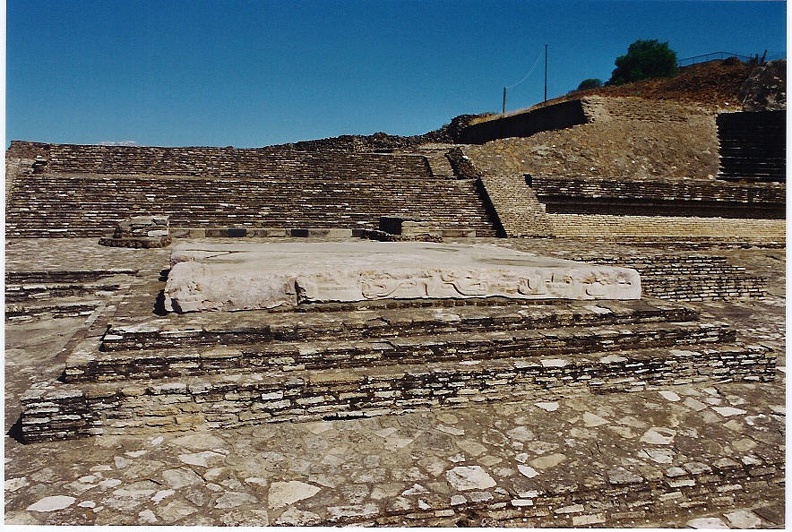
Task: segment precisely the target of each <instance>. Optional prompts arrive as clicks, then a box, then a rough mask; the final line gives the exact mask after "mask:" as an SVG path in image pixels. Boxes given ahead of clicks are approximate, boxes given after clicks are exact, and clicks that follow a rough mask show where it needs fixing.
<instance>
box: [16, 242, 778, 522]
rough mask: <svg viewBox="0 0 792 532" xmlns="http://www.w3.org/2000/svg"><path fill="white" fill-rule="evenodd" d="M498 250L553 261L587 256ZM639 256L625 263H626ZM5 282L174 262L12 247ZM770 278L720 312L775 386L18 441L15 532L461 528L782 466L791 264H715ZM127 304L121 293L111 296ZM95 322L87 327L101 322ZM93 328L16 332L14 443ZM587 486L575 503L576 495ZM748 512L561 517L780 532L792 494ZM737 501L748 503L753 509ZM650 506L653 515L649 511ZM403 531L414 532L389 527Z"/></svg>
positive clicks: (68, 245)
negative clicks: (24, 275) (419, 518)
mask: <svg viewBox="0 0 792 532" xmlns="http://www.w3.org/2000/svg"><path fill="white" fill-rule="evenodd" d="M492 242H496V243H502V244H507V245H509V246H510V247H516V248H518V249H526V250H531V251H537V252H545V253H549V252H552V251H556V252H560V253H563V252H564V249H565V246H570V247H568V249H570V250H574V249H576V247H577V249H580V247H579V246H582V245H584V244H574V243H569V242H566V243H565V242H554V241H543V240H537V241H529V240H519V241H517V240H513V241H512V240H510V241H497V240H493V241H492ZM622 251H624V250H622ZM6 253H7V258H6V267H7V269H8V270H29V271H33V270H54V269H90V268H95V269H99V268H105V269H107V268H111V267H115V268H130V267H136V268H139V269H140V270H141V274H140V275H156V273H157V272H159V271H160V270H162V269H164V268H166V267H167V256H168V251H167V250H123V249H110V248H100V247H98V246H96V245H95V242H94V241H93V240H62V241H35V240H30V241H10V242H7V247H6ZM718 253H720V254H726V255H729V256H732V257H733V259H734V260H735V263H736V264H739V265H744V266H750V268H751V269H752V271H755V272H757V273H763V274H765V275H772V279H771V283H770V290H769V292H770V296H769V297H768V298H767V299H765V300H762V301H740V302H733V303H722V302H716V303H708V304H705V305H701V308H702V310H703V311H704V312H705V313H709V314H712V315H713V316H717V317H721V318H723V319H726V320H727V321H730V322H731V323H732V325H733V326H734V327H735V328H736V329H737V330H738V331H739V333H738V335H739V338H741V339H745V340H748V339H750V340H751V341H755V342H761V343H764V344H766V345H769V346H771V347H773V348H774V349H776V351H777V352H778V354H779V361H778V365H779V372H778V378H777V379H776V381H775V382H772V383H764V384H763V383H746V384H719V385H707V384H705V385H701V386H676V387H668V388H665V389H662V390H655V391H646V392H639V393H630V394H611V395H591V394H581V395H576V396H574V397H560V396H559V397H557V398H555V399H553V400H544V401H543V402H532V401H528V402H516V403H508V404H489V405H487V404H482V405H476V406H469V407H465V408H455V409H440V410H437V411H432V412H415V413H409V414H404V415H401V416H382V417H377V418H371V419H361V420H345V421H324V422H316V423H303V424H300V423H277V424H269V425H263V426H258V427H246V428H240V429H234V430H230V431H213V432H209V433H201V432H189V433H162V434H158V433H152V434H150V435H146V436H136V437H131V436H130V437H118V436H100V437H96V438H90V439H83V440H76V441H65V442H53V443H40V444H30V445H22V444H20V443H18V442H17V441H16V440H15V439H13V437H11V436H7V437H6V438H5V512H6V515H5V522H6V524H45V525H110V524H113V525H121V524H124V525H135V524H138V525H144V524H154V525H248V526H260V525H267V524H269V525H278V524H288V525H312V524H320V523H322V524H326V523H338V524H344V523H359V524H374V520H373V519H374V516H376V515H377V514H380V513H382V512H394V513H398V512H405V513H406V512H409V511H416V512H419V511H422V512H433V513H432V514H431V515H432V520H430V521H428V522H426V523H425V524H431V525H451V524H467V525H470V524H472V525H475V526H488V525H508V526H530V525H531V523H520V522H503V523H495V522H487V521H486V520H485V521H483V522H482V521H480V520H476V519H475V516H472V517H471V518H470V520H469V521H467V522H466V521H464V520H463V521H462V522H460V519H459V516H458V515H457V516H454V512H453V511H451V510H449V508H453V507H454V506H456V505H460V504H465V503H468V502H492V501H495V502H497V501H504V502H505V503H506V504H511V505H513V506H515V507H516V506H519V505H521V504H523V505H528V504H531V502H529V501H532V498H535V497H538V496H540V495H541V494H542V493H562V492H563V491H564V490H565V489H586V487H587V486H588V487H590V489H597V487H598V486H600V485H601V483H602V481H603V479H604V478H613V477H614V476H618V475H625V474H626V473H625V472H630V471H631V472H636V473H638V474H640V475H642V476H643V477H644V478H656V477H657V475H663V474H666V475H667V473H668V471H669V469H670V468H674V467H687V468H690V467H691V464H692V463H695V462H696V460H697V459H699V458H701V456H703V455H706V456H708V457H717V456H723V457H732V458H734V459H737V460H742V461H745V460H751V459H754V457H756V456H763V455H767V454H773V453H776V454H777V453H781V454H782V455H783V450H784V435H785V395H784V389H785V380H786V379H785V357H784V349H785V328H784V323H785V322H784V319H785V292H784V282H785V278H784V276H785V262H784V251H783V250H737V251H724V252H720V251H719V252H718ZM108 299H109V300H112V295H108ZM89 319H90V318H89ZM84 323H85V318H61V319H46V318H45V319H33V320H29V321H11V322H7V324H6V404H5V412H6V431H7V432H10V433H11V435H13V433H14V432H13V426H12V425H13V424H14V422H15V420H16V419H17V416H18V415H19V406H18V397H19V395H20V394H21V393H22V392H24V390H25V389H26V388H27V387H28V386H29V384H30V383H31V382H34V381H36V380H40V379H42V378H55V377H57V375H58V374H59V372H60V371H61V369H62V363H63V360H62V356H59V355H58V353H59V351H60V349H61V348H62V347H63V346H64V345H66V344H67V343H68V341H69V338H70V337H71V335H72V334H74V333H75V332H77V331H79V330H80V328H82V327H84ZM571 487H575V488H571ZM767 493H768V496H767V497H766V498H765V499H764V500H761V499H758V500H757V499H756V498H751V499H749V501H750V502H748V503H745V504H743V505H739V504H738V507H715V506H712V507H708V506H707V505H703V506H702V505H693V506H691V507H688V508H685V507H684V505H682V504H680V506H679V508H677V511H675V512H674V513H673V514H669V513H667V512H665V513H664V512H657V513H653V512H652V511H651V509H650V510H649V511H644V512H632V513H631V512H624V517H623V519H622V520H621V521H619V522H617V523H603V521H602V519H601V516H599V515H598V513H597V511H596V505H587V506H582V505H572V506H566V507H559V508H551V509H550V512H551V517H557V519H558V524H559V526H569V525H570V524H571V525H576V526H583V525H586V524H591V525H595V526H603V525H606V526H608V525H611V524H613V525H615V526H652V527H684V526H692V527H698V528H701V527H705V528H711V527H731V528H755V527H772V528H781V527H783V525H784V501H783V490H782V488H777V489H769V490H768V492H767ZM738 500H739V499H738ZM646 505H647V506H648V507H651V502H647V503H646ZM391 524H397V525H398V524H400V523H398V522H397V523H391Z"/></svg>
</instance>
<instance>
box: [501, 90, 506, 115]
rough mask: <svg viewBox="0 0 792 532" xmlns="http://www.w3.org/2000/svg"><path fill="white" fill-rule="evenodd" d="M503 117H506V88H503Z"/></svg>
mask: <svg viewBox="0 0 792 532" xmlns="http://www.w3.org/2000/svg"><path fill="white" fill-rule="evenodd" d="M501 114H502V115H504V116H505V115H506V87H503V108H502V110H501Z"/></svg>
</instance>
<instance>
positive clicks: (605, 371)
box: [22, 346, 776, 441]
mask: <svg viewBox="0 0 792 532" xmlns="http://www.w3.org/2000/svg"><path fill="white" fill-rule="evenodd" d="M634 353H635V355H634V356H631V357H628V356H618V355H614V356H610V357H605V358H601V357H598V356H596V355H595V356H588V355H583V354H575V355H574V356H571V357H565V356H559V357H557V358H553V359H548V360H521V359H507V360H502V361H492V362H488V366H487V369H486V370H484V369H483V368H481V367H478V368H477V367H473V368H471V369H466V368H465V367H463V366H459V365H447V366H444V365H442V364H437V365H435V366H433V367H432V368H427V367H426V366H425V365H423V364H421V365H416V366H414V367H408V366H400V367H398V368H378V369H376V370H365V371H362V372H361V370H357V371H350V370H338V371H330V372H327V371H325V372H317V373H315V374H309V375H307V376H304V377H297V376H295V377H291V378H287V379H285V380H284V379H283V378H278V376H277V375H271V376H264V375H253V376H250V377H249V378H247V379H246V378H241V377H240V376H239V375H231V376H229V377H228V378H226V379H223V378H217V377H215V378H212V377H200V376H198V377H194V378H192V379H191V380H189V381H182V380H173V381H172V382H167V381H157V382H156V383H151V384H147V383H146V381H145V380H143V381H138V382H134V383H133V382H130V384H129V386H126V387H124V388H122V389H121V390H119V389H118V387H117V386H113V385H112V383H108V384H96V385H94V386H93V387H91V388H90V390H88V391H86V390H85V389H80V388H76V387H72V386H70V385H65V386H64V385H60V386H59V385H56V386H54V387H52V388H50V389H32V390H30V391H29V392H28V393H27V394H26V395H25V396H23V397H22V402H23V405H24V409H25V412H26V415H25V417H24V418H23V433H24V434H25V438H26V441H43V440H52V439H61V438H74V437H80V436H90V435H96V434H129V433H134V432H136V431H149V430H151V428H152V427H156V428H158V430H165V431H171V430H185V429H187V428H189V427H207V428H224V427H235V426H241V425H246V424H258V423H262V422H268V421H310V420H317V419H322V418H326V417H328V416H329V417H330V418H338V419H343V418H356V417H368V416H373V415H382V414H392V413H399V412H401V411H410V410H415V409H419V410H420V409H425V408H433V407H438V406H455V405H464V404H466V403H469V402H481V401H498V400H514V399H516V398H519V397H522V396H528V397H530V398H531V400H535V399H536V398H537V397H539V398H541V397H545V396H548V395H547V394H551V395H552V394H553V393H557V389H558V388H559V387H563V388H565V389H566V390H567V392H565V393H573V392H574V390H575V389H576V388H580V389H581V390H582V389H587V390H590V391H599V392H629V391H638V390H644V389H647V388H650V389H651V388H653V387H656V386H668V385H679V384H685V383H693V382H699V381H708V380H711V379H712V378H722V379H727V380H743V379H746V380H772V379H773V378H774V374H775V362H776V360H775V356H774V355H772V354H770V353H769V352H768V351H767V350H765V349H762V348H759V347H749V348H743V347H737V346H736V347H733V348H730V349H725V348H723V347H719V348H716V347H713V348H706V347H701V346H697V347H696V352H693V351H687V350H671V351H670V352H663V353H660V352H658V353H657V354H656V356H653V355H652V351H637V352H634ZM408 368H409V369H408Z"/></svg>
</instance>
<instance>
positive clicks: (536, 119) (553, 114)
mask: <svg viewBox="0 0 792 532" xmlns="http://www.w3.org/2000/svg"><path fill="white" fill-rule="evenodd" d="M587 121H588V119H587V117H586V114H585V113H584V111H583V104H582V102H581V100H572V101H568V102H563V103H559V104H555V105H549V106H547V107H540V108H538V109H534V110H532V111H528V112H523V113H519V114H514V115H511V116H506V117H503V118H496V119H493V120H487V121H485V122H479V123H477V124H473V125H471V126H468V127H467V128H465V129H464V130H462V133H461V135H460V142H462V143H464V144H484V143H485V142H489V141H491V140H495V139H503V138H507V137H529V136H531V135H533V134H534V133H538V132H539V131H549V130H554V129H564V128H568V127H572V126H574V125H577V124H585V123H586V122H587Z"/></svg>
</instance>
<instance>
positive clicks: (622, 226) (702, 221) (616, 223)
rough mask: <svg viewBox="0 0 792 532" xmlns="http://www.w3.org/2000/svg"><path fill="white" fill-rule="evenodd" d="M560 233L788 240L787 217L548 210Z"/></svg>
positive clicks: (591, 236) (556, 232)
mask: <svg viewBox="0 0 792 532" xmlns="http://www.w3.org/2000/svg"><path fill="white" fill-rule="evenodd" d="M548 217H549V218H550V221H551V223H552V226H553V234H554V235H555V236H557V237H565V238H583V239H594V240H598V239H606V240H615V241H620V240H628V241H631V240H648V241H651V240H652V239H657V238H673V239H674V240H675V241H680V242H687V241H691V242H695V241H697V240H701V239H714V240H716V241H718V242H721V243H728V242H730V241H736V242H745V243H754V244H757V245H763V244H770V243H773V244H775V243H781V244H783V243H784V242H785V241H786V222H785V220H751V219H745V218H692V217H691V218H682V217H668V216H613V215H605V214H598V215H584V214H548Z"/></svg>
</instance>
